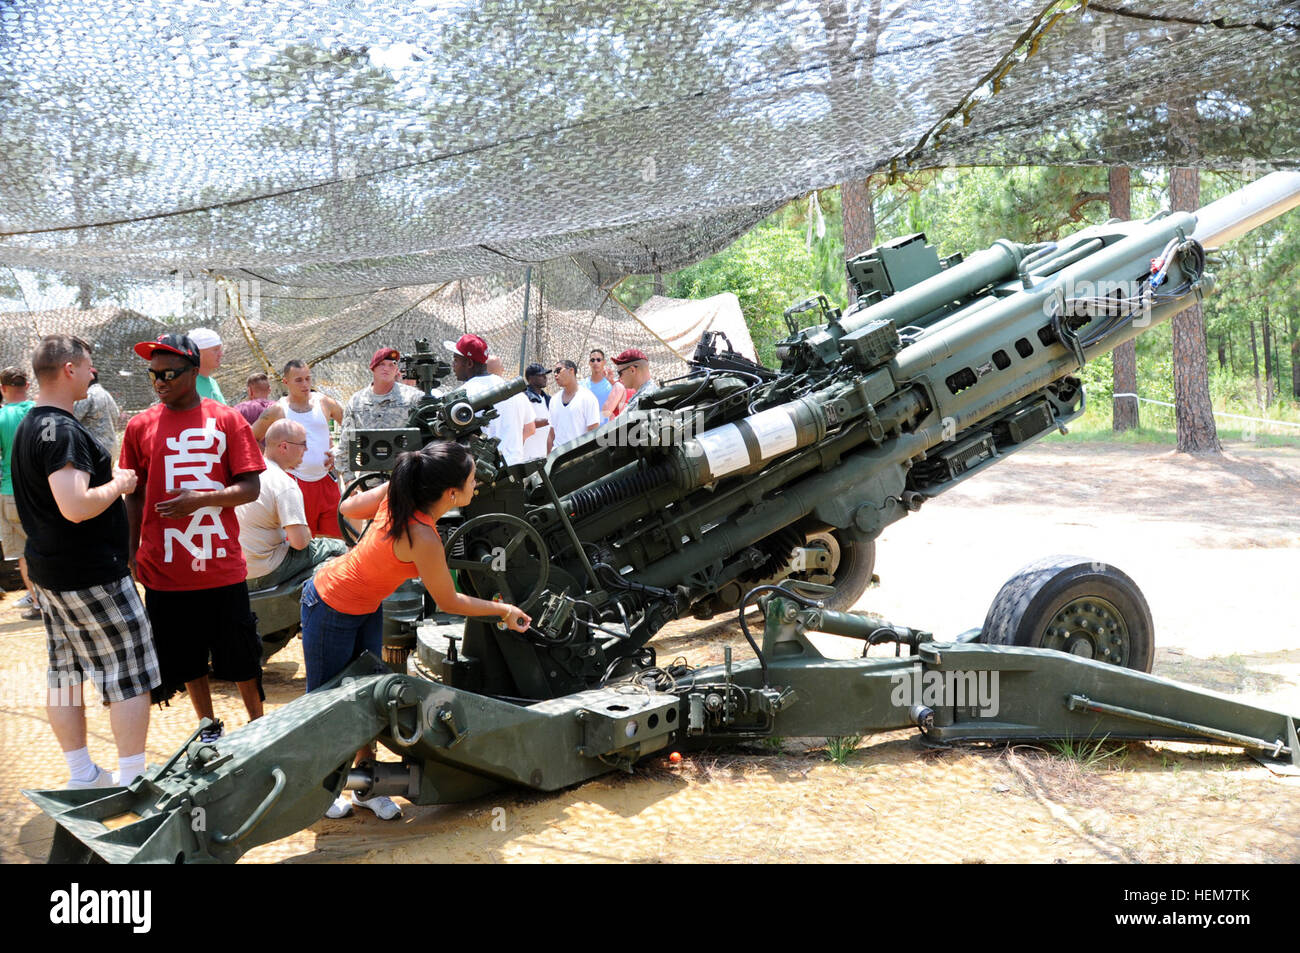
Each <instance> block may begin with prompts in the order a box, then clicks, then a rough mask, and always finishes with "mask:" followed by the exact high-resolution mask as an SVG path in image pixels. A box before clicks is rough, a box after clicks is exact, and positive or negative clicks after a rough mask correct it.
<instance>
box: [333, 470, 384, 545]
mask: <svg viewBox="0 0 1300 953" xmlns="http://www.w3.org/2000/svg"><path fill="white" fill-rule="evenodd" d="M387 482H388V475H387V474H385V473H367V474H365V475H364V476H360V477H357V479H355V480H353V481H352V482H351V483H349V484H348V488H347V489H346V490H345V491H344V492H343V496H342V498H340V499H339V532H340V533H342V534H343V542H345V543H347V544H348V548H351V547H353V546H355V545H356V544H357V543H359V542H361V537H362V536H365V535H366V530H368V529H370V524H371V522H372V521H371V520H366V525H365V526H363V527H361V532H357V531H356V530H355V529H353V528H352V524H351V523H349V522H348V521H347V520H346V519H344V518H343V504H344V503H345V502H347V499H348V497H350V496H353V495H354V494H357V493H365V492H366V491H367V490H373V489H374V488H375V487H377V486H383V485H384V484H385V483H387Z"/></svg>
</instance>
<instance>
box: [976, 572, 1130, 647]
mask: <svg viewBox="0 0 1300 953" xmlns="http://www.w3.org/2000/svg"><path fill="white" fill-rule="evenodd" d="M1088 597H1093V598H1096V599H1103V600H1105V601H1106V602H1108V603H1109V604H1110V605H1111V606H1113V607H1114V609H1115V610H1116V611H1118V613H1119V615H1120V616H1121V618H1122V621H1123V624H1124V627H1125V628H1126V630H1127V638H1126V640H1125V643H1124V645H1123V649H1124V652H1123V656H1122V659H1121V662H1120V663H1118V664H1123V665H1124V667H1125V668H1131V669H1136V670H1137V671H1140V672H1150V671H1151V664H1152V662H1153V661H1154V658H1155V627H1154V625H1153V623H1152V621H1151V608H1150V607H1149V606H1148V605H1147V601H1146V597H1145V596H1143V595H1142V590H1141V589H1139V588H1138V586H1137V583H1135V582H1134V581H1133V580H1132V579H1130V578H1129V577H1128V576H1127V575H1126V574H1125V573H1123V572H1121V571H1120V570H1118V569H1116V568H1115V567H1114V566H1110V565H1107V564H1105V563H1102V562H1098V561H1096V560H1092V559H1085V558H1084V557H1082V556H1060V555H1058V556H1045V557H1043V558H1042V559H1038V560H1035V561H1034V562H1032V563H1030V564H1029V565H1027V566H1024V567H1023V568H1021V570H1020V571H1019V572H1017V573H1016V574H1015V575H1014V576H1012V577H1011V578H1010V579H1009V580H1007V582H1006V584H1005V585H1003V586H1002V588H1001V589H1000V590H998V594H997V595H996V596H995V597H994V599H993V604H992V605H991V606H989V611H988V615H987V616H986V617H985V619H984V628H983V631H982V632H981V633H980V638H979V641H981V642H984V643H986V644H988V645H1023V646H1028V647H1030V648H1042V647H1044V642H1045V641H1046V637H1047V632H1048V628H1049V625H1050V623H1051V622H1052V621H1053V620H1054V619H1055V617H1056V614H1057V613H1058V612H1060V610H1061V609H1062V608H1064V607H1065V606H1067V605H1070V604H1071V603H1074V602H1078V601H1080V600H1083V599H1087V598H1088ZM1097 660H1098V661H1106V659H1104V658H1102V657H1100V656H1097Z"/></svg>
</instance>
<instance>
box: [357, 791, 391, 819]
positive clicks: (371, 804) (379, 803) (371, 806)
mask: <svg viewBox="0 0 1300 953" xmlns="http://www.w3.org/2000/svg"><path fill="white" fill-rule="evenodd" d="M353 803H354V804H356V805H357V807H364V808H365V809H366V810H368V811H374V812H375V816H376V817H378V818H379V819H380V820H381V821H391V820H393V819H394V818H397V817H401V816H402V809H401V808H400V807H398V806H397V802H396V801H394V800H393V799H392V798H391V797H384V796H383V795H382V794H378V795H376V796H375V797H371V798H360V797H358V798H354V799H353Z"/></svg>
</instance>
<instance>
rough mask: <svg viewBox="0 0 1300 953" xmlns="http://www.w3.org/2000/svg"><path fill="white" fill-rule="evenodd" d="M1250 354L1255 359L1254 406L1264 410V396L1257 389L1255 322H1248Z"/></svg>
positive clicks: (1257, 346)
mask: <svg viewBox="0 0 1300 953" xmlns="http://www.w3.org/2000/svg"><path fill="white" fill-rule="evenodd" d="M1250 353H1251V354H1252V355H1253V356H1254V358H1255V406H1256V407H1258V408H1259V409H1260V410H1263V409H1264V395H1263V392H1262V391H1261V390H1260V389H1259V345H1258V344H1256V343H1255V322H1254V321H1252V322H1250Z"/></svg>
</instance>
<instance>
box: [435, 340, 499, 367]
mask: <svg viewBox="0 0 1300 953" xmlns="http://www.w3.org/2000/svg"><path fill="white" fill-rule="evenodd" d="M442 344H443V347H445V348H446V349H447V350H449V351H451V353H452V354H459V355H460V356H461V357H463V358H465V359H466V360H467V361H472V362H473V363H475V364H486V363H487V354H488V346H487V341H484V340H483V339H482V338H481V337H479V336H478V335H477V334H462V335H461V336H460V339H459V340H458V341H456V343H454V344H453V343H452V342H451V341H443V342H442Z"/></svg>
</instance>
